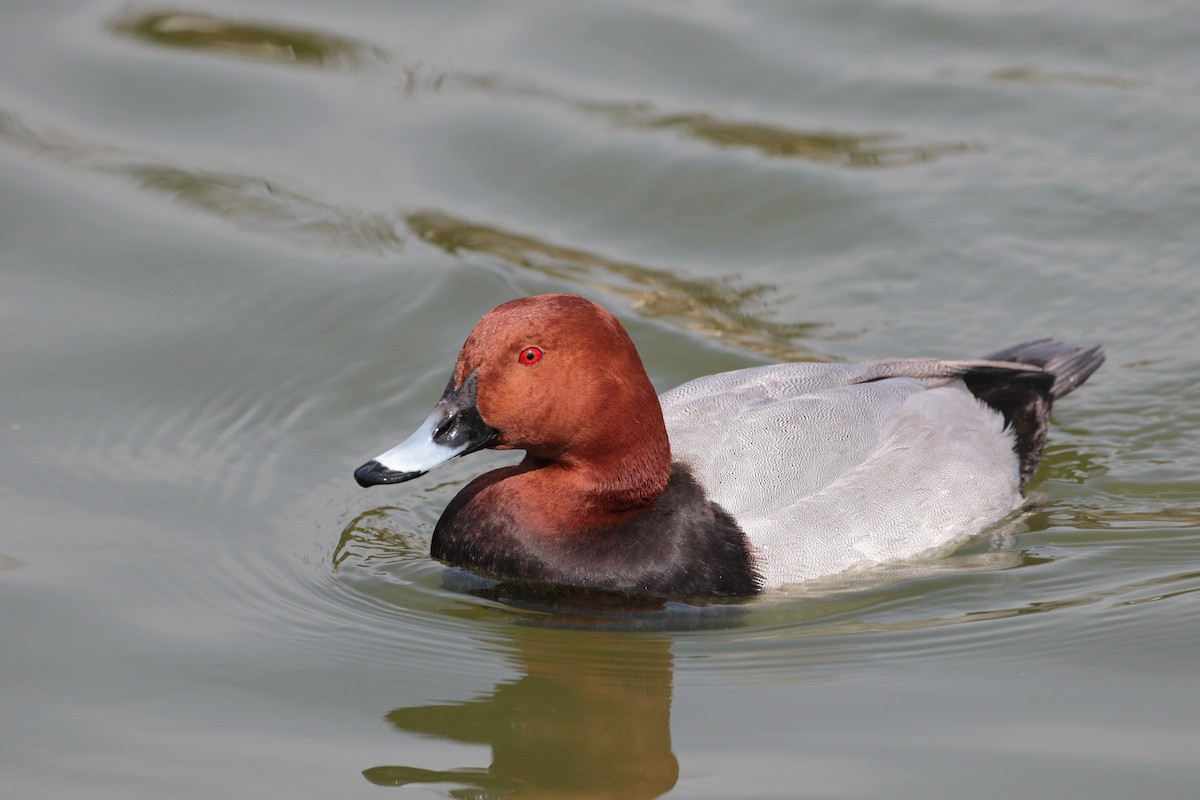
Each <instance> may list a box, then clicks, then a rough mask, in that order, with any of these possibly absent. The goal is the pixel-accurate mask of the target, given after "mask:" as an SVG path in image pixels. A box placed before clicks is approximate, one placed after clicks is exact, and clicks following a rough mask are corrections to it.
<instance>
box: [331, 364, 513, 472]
mask: <svg viewBox="0 0 1200 800" xmlns="http://www.w3.org/2000/svg"><path fill="white" fill-rule="evenodd" d="M478 381H479V371H478V370H476V371H475V372H472V373H471V374H470V376H469V377H468V378H467V379H466V380H465V381H463V382H462V385H461V386H458V387H456V386H455V385H454V377H453V376H451V378H450V383H449V384H447V386H446V391H445V392H444V393H443V394H442V399H441V400H438V402H437V405H435V406H434V407H433V411H432V412H431V413H430V414H429V416H428V417H426V418H425V421H424V422H422V423H421V427H419V428H417V430H416V431H414V432H413V434H412V436H409V437H408V438H407V439H405V440H404V441H403V442H401V443H400V444H398V445H396V446H395V447H393V448H392V449H391V450H388V451H387V452H386V453H383V454H381V455H378V456H376V457H375V458H373V459H372V460H370V461H368V462H367V463H366V464H363V465H362V466H361V467H359V468H358V469H356V470H354V479H355V480H356V481H358V485H359V486H376V485H378V484H381V483H403V482H404V481H410V480H412V479H413V478H418V477H420V476H421V475H424V474H425V473H426V472H429V471H430V470H432V469H435V468H437V467H440V466H441V465H442V464H445V463H446V462H447V461H453V460H454V459H456V458H458V457H459V456H465V455H466V454H467V453H474V452H475V451H476V450H482V449H484V448H485V447H490V446H491V445H492V444H493V443H494V442H495V441H496V439H497V437H498V436H499V435H500V432H499V431H497V430H496V429H495V428H493V427H491V426H490V425H488V424H487V423H486V422H484V421H483V417H481V416H480V414H479V408H478V407H477V406H476V404H475V399H476V395H477V393H478Z"/></svg>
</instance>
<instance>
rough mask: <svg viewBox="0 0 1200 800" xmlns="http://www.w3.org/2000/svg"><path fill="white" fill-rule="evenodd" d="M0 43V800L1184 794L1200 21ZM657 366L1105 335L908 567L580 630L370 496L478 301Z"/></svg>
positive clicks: (58, 16) (1103, 13)
mask: <svg viewBox="0 0 1200 800" xmlns="http://www.w3.org/2000/svg"><path fill="white" fill-rule="evenodd" d="M2 11H3V14H2V24H0V449H2V452H3V456H4V457H3V459H0V510H2V516H0V709H2V712H0V782H2V784H3V791H2V794H3V796H4V797H6V798H7V797H12V798H62V797H84V796H86V797H95V798H121V800H138V799H139V798H163V797H170V798H191V797H196V798H213V797H255V798H260V797H342V798H346V797H359V796H362V797H366V796H371V797H377V796H379V791H380V790H379V789H378V788H377V786H378V785H384V786H394V787H398V788H394V789H392V790H391V792H390V794H391V796H395V797H422V796H431V795H432V796H456V797H550V798H562V797H614V798H633V797H654V796H660V795H663V794H670V795H671V796H677V797H687V798H693V797H696V798H701V797H707V798H728V797H762V798H768V797H770V798H785V797H786V798H790V797H822V798H825V797H860V798H873V797H912V798H929V797H972V798H993V797H994V798H1009V797H1013V796H1028V797H1089V798H1094V797H1106V798H1128V797H1154V798H1167V797H1170V798H1191V797H1194V796H1196V794H1197V791H1200V756H1197V753H1200V723H1198V722H1197V720H1198V719H1200V678H1198V675H1200V668H1198V667H1197V663H1198V661H1200V603H1197V600H1198V599H1200V409H1198V401H1200V391H1198V390H1197V383H1198V381H1200V357H1198V356H1197V340H1198V338H1200V47H1197V45H1196V42H1197V37H1198V36H1200V9H1197V8H1196V7H1195V6H1194V4H1191V3H1187V2H1154V1H1150V2H1147V1H1146V0H1136V1H1135V0H1126V1H1125V2H1119V1H1117V0H1111V1H1108V2H1097V1H1096V0H1088V1H1087V2H1084V1H1083V0H1080V1H1079V2H1059V3H1029V2H1001V1H1000V0H996V1H995V2H957V3H954V2H937V0H916V1H915V2H884V1H883V0H879V1H877V2H859V1H858V0H829V2H812V3H770V4H766V3H763V4H739V3H726V2H719V1H707V0H694V2H688V1H687V0H678V1H677V2H628V3H591V4H583V3H556V2H551V1H550V0H542V2H537V1H536V0H530V2H521V3H506V4H499V3H469V2H443V3H397V2H385V1H384V0H361V1H360V2H339V3H334V2H331V0H302V1H301V2H283V1H282V0H251V1H250V2H242V3H231V2H208V1H207V0H194V2H192V3H189V4H184V5H175V4H171V5H157V4H154V3H133V4H125V3H123V2H115V1H114V2H109V1H108V0H94V1H93V2H60V3H41V2H35V0H8V2H6V3H5V5H4V8H3V9H2ZM545 291H576V292H580V293H583V294H586V295H588V296H590V297H592V298H594V299H596V300H598V301H600V302H601V303H603V304H605V305H606V306H608V307H609V308H610V309H612V310H613V311H614V312H615V313H617V314H618V315H619V316H620V317H621V318H622V320H624V321H625V323H626V324H627V326H628V327H629V329H630V331H631V333H632V334H633V336H634V338H635V340H636V341H637V343H638V345H639V347H640V349H641V351H642V354H643V357H644V360H645V361H646V364H647V367H648V369H649V371H650V374H651V378H652V379H653V380H654V382H655V384H656V385H657V386H658V387H659V388H660V389H665V388H668V387H670V386H672V385H675V384H676V383H678V382H680V381H683V380H685V379H688V378H690V377H693V376H696V375H700V374H705V373H709V372H714V371H718V370H723V369H730V368H736V367H740V366H748V365H753V364H759V363H764V362H768V361H771V360H779V359H789V358H791V359H803V358H815V359H830V360H842V359H845V360H857V359H862V358H870V357H878V356H892V355H895V356H911V355H929V356H946V357H955V356H971V355H978V354H982V353H984V352H988V351H989V350H991V349H995V348H996V347H999V346H1003V345H1006V344H1010V343H1012V342H1014V341H1018V340H1021V339H1024V338H1031V337H1035V336H1041V335H1055V336H1059V337H1062V338H1068V339H1073V340H1078V341H1080V342H1102V343H1103V344H1104V345H1105V346H1106V347H1107V349H1108V352H1109V355H1110V357H1109V361H1108V363H1107V364H1106V365H1105V366H1104V368H1103V369H1102V370H1101V372H1099V373H1098V374H1097V375H1096V376H1095V377H1094V378H1093V379H1092V380H1091V381H1090V382H1089V383H1088V385H1087V386H1085V387H1084V388H1083V389H1082V390H1080V391H1079V392H1078V393H1077V394H1075V395H1073V396H1071V397H1070V398H1068V399H1067V400H1066V401H1064V402H1063V403H1062V404H1061V405H1060V406H1059V408H1058V409H1057V411H1056V425H1055V428H1054V430H1053V432H1052V435H1051V436H1052V438H1051V444H1050V447H1049V450H1048V455H1047V458H1046V461H1045V463H1044V465H1043V467H1042V469H1041V471H1040V472H1039V474H1038V477H1037V478H1036V481H1035V487H1034V488H1035V490H1036V492H1038V493H1039V494H1040V495H1041V496H1042V497H1041V501H1040V505H1039V506H1038V508H1037V510H1036V511H1035V512H1034V513H1033V514H1032V515H1030V516H1029V517H1027V518H1026V519H1024V520H1022V521H1020V522H1019V523H1018V524H1017V525H1016V527H1015V528H1014V529H1013V530H1011V531H1009V532H1007V535H1006V536H1004V537H992V538H980V539H978V540H976V541H972V542H970V543H968V544H967V545H965V546H964V547H963V548H962V549H960V550H959V551H958V552H956V553H954V554H952V555H951V556H949V557H947V558H945V559H942V560H939V561H937V562H935V563H933V564H929V565H925V567H924V568H923V569H922V570H919V571H914V572H910V573H903V574H899V575H891V576H887V575H878V576H874V577H873V578H871V579H870V580H866V581H864V582H862V583H860V584H856V585H844V586H840V587H833V588H829V587H826V589H825V590H824V591H821V592H814V591H807V590H803V589H798V590H795V591H792V592H788V593H785V595H784V596H783V597H776V598H771V599H767V600H758V601H754V602H751V603H749V604H746V605H741V606H736V607H732V608H729V607H724V608H708V609H695V608H688V607H686V606H675V607H671V608H669V609H667V610H665V611H661V612H647V613H641V614H632V615H628V614H627V615H619V614H613V615H610V616H606V617H599V618H597V617H588V616H586V615H579V614H572V613H567V612H565V611H561V610H553V609H545V608H532V607H528V606H523V605H515V604H512V603H506V602H501V601H494V600H488V599H483V598H480V597H477V596H474V595H471V594H467V593H464V592H463V591H461V589H462V584H463V583H464V581H465V580H466V576H463V575H461V574H456V573H454V572H453V571H447V570H446V569H445V568H444V567H442V566H441V565H439V564H438V563H436V562H433V561H432V560H431V559H430V558H429V557H428V555H427V547H428V537H429V534H430V531H431V528H432V525H433V522H434V521H435V520H436V519H437V516H438V514H439V513H440V511H441V509H442V507H443V506H444V504H445V503H446V501H447V500H448V499H449V498H450V497H451V496H453V494H454V492H455V491H456V489H457V488H458V487H460V486H461V485H462V484H463V483H464V482H465V481H466V480H468V479H469V478H470V477H471V476H473V475H474V474H477V473H478V472H479V471H482V470H483V469H485V468H486V467H487V466H488V465H489V464H494V463H496V462H497V461H498V460H503V459H501V458H500V457H494V456H492V455H490V454H489V455H478V456H473V457H472V458H471V459H466V460H463V461H459V462H456V463H454V464H452V465H451V466H449V467H447V468H445V469H444V470H441V471H439V472H437V473H434V474H433V475H430V476H428V477H427V478H425V479H424V480H423V481H421V482H418V483H415V484H410V485H405V486H402V487H390V488H386V489H377V490H372V491H363V490H360V489H359V488H358V487H357V486H355V485H354V483H353V481H352V479H351V477H350V473H351V470H352V469H353V468H354V467H356V466H357V465H358V464H360V463H362V462H363V461H364V460H366V459H367V458H369V457H371V456H372V455H374V454H376V453H378V452H380V450H381V449H383V448H384V447H385V446H390V445H391V444H393V443H395V442H396V441H398V440H399V438H400V437H402V436H404V435H406V434H407V433H408V431H409V430H410V429H412V428H413V427H414V426H415V425H416V424H417V423H418V422H419V421H420V420H421V419H422V418H423V417H424V416H425V414H426V413H427V411H428V408H429V406H430V404H431V403H432V402H433V401H434V399H436V397H437V395H438V393H439V392H440V389H441V387H442V385H443V384H444V381H445V378H446V375H447V374H448V371H449V369H450V366H451V364H452V362H453V358H454V355H455V354H456V352H457V349H458V347H459V345H460V344H461V342H462V339H463V338H464V336H465V335H466V333H467V332H468V331H469V329H470V327H471V325H472V324H473V323H474V321H475V320H476V319H477V318H478V317H479V315H480V314H481V313H482V312H483V311H485V310H486V309H488V308H490V307H491V306H492V305H494V304H495V303H497V302H499V301H501V300H503V299H507V298H510V297H514V296H518V295H522V294H531V293H537V292H545Z"/></svg>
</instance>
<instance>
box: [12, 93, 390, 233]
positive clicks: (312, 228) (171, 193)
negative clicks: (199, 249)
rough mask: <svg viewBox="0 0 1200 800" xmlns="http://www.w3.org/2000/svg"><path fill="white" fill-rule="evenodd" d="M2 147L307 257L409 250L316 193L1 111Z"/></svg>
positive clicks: (384, 226) (385, 216)
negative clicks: (127, 186)
mask: <svg viewBox="0 0 1200 800" xmlns="http://www.w3.org/2000/svg"><path fill="white" fill-rule="evenodd" d="M0 141H6V142H8V143H10V144H13V145H16V146H19V147H21V148H22V149H25V150H27V151H29V152H31V153H33V154H34V155H36V156H39V157H41V158H44V159H48V160H51V161H55V162H58V163H60V164H63V165H66V166H68V167H72V168H74V169H79V170H85V171H88V172H93V173H100V174H106V175H113V176H117V177H120V178H125V179H127V180H130V181H132V182H134V183H135V184H136V185H138V186H139V187H140V188H142V189H145V190H148V191H150V192H154V193H155V194H160V195H166V196H168V197H170V198H171V199H173V200H175V201H176V202H177V203H179V204H180V205H182V206H184V207H187V208H191V209H192V210H194V211H200V212H202V213H204V214H207V215H210V216H215V217H218V218H220V219H222V220H224V221H226V222H228V223H230V224H232V225H233V226H234V227H236V228H238V229H240V230H243V231H245V232H247V233H252V234H259V235H267V236H269V237H271V238H275V239H278V240H281V241H284V242H285V243H287V244H289V245H291V246H294V247H302V248H304V249H315V250H319V251H324V252H328V253H340V254H345V255H372V256H383V255H385V254H388V253H395V252H398V251H399V250H400V249H401V247H402V245H403V237H402V236H401V234H400V230H399V227H400V226H401V223H400V221H399V220H397V219H396V217H395V215H393V214H389V213H382V212H376V211H368V210H364V209H358V208H353V207H348V206H339V205H335V204H333V203H328V202H326V201H324V200H322V199H321V198H320V197H318V196H317V195H316V194H315V193H313V192H309V191H306V190H304V189H301V188H297V187H295V186H290V185H289V183H288V181H286V180H284V179H282V178H277V179H275V178H267V177H263V176H259V175H252V174H243V173H239V172H234V171H231V170H216V169H209V168H204V167H191V168H188V167H180V166H176V165H174V164H170V163H168V162H167V161H166V160H165V159H159V158H156V157H155V156H153V155H148V154H144V153H136V152H134V151H131V150H127V149H125V148H121V147H115V146H112V145H108V144H104V143H101V142H94V141H89V140H86V139H83V138H81V137H78V136H74V135H72V134H69V133H66V132H64V131H61V130H57V129H54V128H49V127H44V126H43V127H35V126H31V125H27V124H25V123H23V122H21V121H19V120H18V119H17V118H16V117H14V116H13V115H11V114H6V113H4V112H3V111H0Z"/></svg>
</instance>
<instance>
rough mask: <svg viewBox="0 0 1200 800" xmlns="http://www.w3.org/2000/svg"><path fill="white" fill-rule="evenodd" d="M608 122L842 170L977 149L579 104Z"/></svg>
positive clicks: (920, 160) (900, 164)
mask: <svg viewBox="0 0 1200 800" xmlns="http://www.w3.org/2000/svg"><path fill="white" fill-rule="evenodd" d="M581 107H582V108H584V109H586V110H588V111H592V112H594V113H599V114H603V115H605V116H607V117H609V118H610V119H612V120H613V121H614V122H617V123H619V124H621V125H626V126H629V127H635V128H643V129H646V130H670V131H675V132H677V133H680V134H683V135H685V136H688V137H690V138H693V139H696V140H699V141H703V142H707V143H708V144H711V145H715V146H717V147H722V148H745V149H750V150H756V151H758V152H760V153H762V154H763V155H766V156H771V157H775V158H801V159H805V160H808V161H821V162H826V163H833V164H839V165H841V166H845V167H856V168H869V167H903V166H908V165H911V164H920V163H923V162H926V161H932V160H934V159H935V158H940V157H942V156H946V155H957V154H961V153H967V152H970V151H972V150H977V149H979V148H978V146H974V145H970V144H967V143H965V142H951V143H945V144H901V143H899V142H898V141H897V140H898V139H899V138H900V137H898V136H897V135H895V134H889V133H871V134H850V133H834V132H828V131H800V130H794V129H791V128H785V127H781V126H777V125H768V124H765V123H761V122H743V121H738V120H726V119H721V118H719V117H715V116H713V115H711V114H707V113H703V112H693V113H681V114H655V113H653V112H652V111H651V110H650V109H649V108H647V107H645V106H642V105H637V104H634V105H622V104H584V105H582V106H581Z"/></svg>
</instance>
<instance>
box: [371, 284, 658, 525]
mask: <svg viewBox="0 0 1200 800" xmlns="http://www.w3.org/2000/svg"><path fill="white" fill-rule="evenodd" d="M484 448H490V449H495V450H524V451H525V453H526V457H525V460H524V461H523V462H522V464H521V467H522V468H523V469H524V470H530V469H538V468H541V467H554V468H556V469H558V470H563V471H567V472H571V473H574V476H573V477H574V480H572V483H573V484H574V485H575V486H576V487H581V486H582V487H586V488H587V489H588V490H594V491H596V492H597V493H600V494H608V495H610V501H611V502H615V503H617V504H618V505H624V506H625V507H626V508H631V507H636V506H639V505H645V504H648V503H650V502H652V501H653V500H654V499H655V498H656V497H657V496H658V495H659V494H660V493H661V492H662V491H663V489H665V488H666V485H667V481H668V478H669V475H670V459H671V457H670V445H669V443H668V440H667V432H666V426H665V424H664V422H663V415H662V408H661V406H660V405H659V402H658V396H657V394H656V393H655V391H654V388H653V386H652V384H651V383H650V379H649V377H647V375H646V370H645V368H644V367H643V365H642V361H641V358H640V357H639V356H638V353H637V350H636V348H635V347H634V345H633V342H632V340H631V339H630V338H629V334H628V333H626V331H625V329H624V328H623V327H622V326H621V323H620V322H618V321H617V319H616V318H615V317H614V316H613V315H612V314H610V313H609V312H608V311H606V310H604V309H603V308H601V307H600V306H598V305H596V304H595V303H592V302H591V301H589V300H586V299H584V298H582V297H579V296H576V295H569V294H551V295H541V296H536V297H525V298H521V299H518V300H513V301H510V302H507V303H504V304H502V305H500V306H497V307H496V308H494V309H493V310H491V311H490V312H488V313H487V314H486V315H484V317H483V318H482V319H481V320H480V321H479V323H478V324H477V325H476V326H475V329H474V330H473V331H471V334H470V335H469V336H468V337H467V341H466V343H465V344H463V347H462V350H461V351H460V352H459V355H458V361H457V363H456V364H455V367H454V373H453V375H452V376H451V378H450V382H449V383H448V384H447V386H446V390H445V392H444V393H443V394H442V397H441V399H440V400H438V402H437V404H436V405H435V406H434V408H433V411H432V412H431V413H430V414H429V416H428V417H427V418H426V419H425V421H424V422H423V423H422V424H421V426H420V427H419V428H418V429H417V430H416V431H415V432H414V433H413V434H412V435H411V436H410V437H409V438H408V439H406V440H404V442H402V443H401V444H399V445H397V446H396V447H393V448H392V449H390V450H388V451H387V452H385V453H382V454H381V455H379V456H377V457H376V458H375V459H373V460H371V461H369V462H367V463H366V464H364V465H362V466H361V467H359V468H358V469H357V470H356V471H355V473H354V477H355V479H356V480H357V481H358V483H359V484H360V485H362V486H372V485H376V484H385V483H400V482H403V481H407V480H411V479H413V478H416V477H419V476H420V475H423V474H425V473H426V472H429V471H430V470H432V469H434V468H436V467H438V466H440V465H442V464H445V463H446V462H448V461H450V460H452V459H455V458H458V457H460V456H464V455H466V454H468V453H472V452H475V451H477V450H481V449H484Z"/></svg>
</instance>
